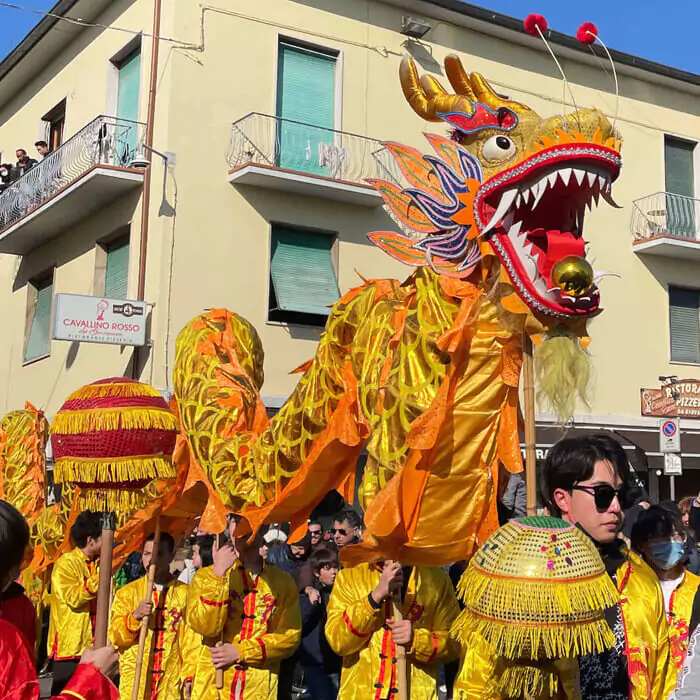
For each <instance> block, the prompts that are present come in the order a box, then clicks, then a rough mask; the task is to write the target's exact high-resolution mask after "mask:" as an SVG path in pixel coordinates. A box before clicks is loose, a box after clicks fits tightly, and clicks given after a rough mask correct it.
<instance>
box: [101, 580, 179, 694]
mask: <svg viewBox="0 0 700 700" xmlns="http://www.w3.org/2000/svg"><path fill="white" fill-rule="evenodd" d="M147 587H148V581H147V577H146V576H143V577H142V578H140V579H138V580H136V581H132V582H131V583H129V584H127V585H126V586H124V587H123V588H120V589H119V590H118V591H117V593H116V595H115V596H114V602H113V604H112V613H111V617H110V623H109V641H110V643H111V644H113V645H114V647H115V648H116V649H117V651H118V652H119V675H120V682H119V694H120V697H121V698H122V700H130V698H131V692H132V688H133V685H134V669H135V666H136V656H137V653H138V643H139V632H140V630H141V623H140V622H139V621H138V620H136V619H135V618H134V615H133V613H134V611H135V610H136V608H137V607H138V606H139V603H140V602H141V601H142V600H147V599H148V596H147ZM152 602H153V613H152V614H151V615H150V616H149V619H148V635H147V636H146V647H145V649H146V650H145V653H144V660H143V667H142V672H141V681H140V685H139V695H138V697H139V698H141V699H142V700H155V698H158V699H159V700H178V698H179V692H178V690H179V685H178V682H177V681H178V680H179V678H180V666H181V663H180V651H179V637H180V634H181V631H182V630H183V629H184V627H185V623H184V620H183V618H184V614H185V605H186V603H187V586H186V585H185V584H184V583H180V582H179V581H172V582H171V583H169V584H168V585H167V586H165V587H164V588H161V589H160V590H158V589H157V588H154V590H153V596H152ZM166 689H167V690H166Z"/></svg>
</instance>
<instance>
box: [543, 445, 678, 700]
mask: <svg viewBox="0 0 700 700" xmlns="http://www.w3.org/2000/svg"><path fill="white" fill-rule="evenodd" d="M541 487H542V496H543V499H544V502H545V504H546V505H547V507H548V509H549V512H550V513H551V515H555V516H557V517H560V518H562V519H564V520H566V521H567V522H570V523H573V524H575V525H578V527H580V528H581V530H583V531H584V532H585V533H586V534H587V535H588V536H589V537H590V538H591V539H592V540H593V541H594V542H595V544H596V546H597V547H598V551H599V552H600V555H601V557H602V559H603V562H604V563H605V567H606V569H607V571H608V574H609V575H610V576H611V578H612V579H613V581H614V582H615V585H616V586H617V589H618V591H619V592H620V603H619V604H618V605H617V606H615V607H614V608H611V609H610V610H608V613H607V618H608V623H609V625H610V627H611V629H612V631H613V633H614V634H615V637H616V645H615V647H614V648H613V649H611V650H609V651H607V652H604V653H602V654H588V655H585V656H581V657H580V658H579V669H580V677H581V698H582V700H586V699H587V698H595V699H596V700H665V699H666V698H667V697H668V696H669V694H670V692H671V690H672V689H673V685H674V680H675V679H674V674H673V673H669V643H668V626H667V624H666V614H665V611H664V604H663V597H662V594H661V588H660V587H659V583H658V580H657V578H656V576H655V575H654V573H653V572H652V571H651V570H650V569H649V567H648V566H647V565H646V564H645V563H644V561H643V560H642V559H641V557H639V556H638V555H637V554H636V553H634V552H631V551H628V549H627V548H626V547H625V545H624V543H623V542H622V540H621V539H619V538H618V533H619V532H620V529H621V527H622V521H623V517H624V512H623V505H624V504H625V503H626V501H627V499H628V498H629V496H630V494H631V491H632V477H631V469H630V465H629V462H628V461H627V457H626V455H625V451H624V449H623V448H622V447H621V446H620V444H619V443H618V442H617V441H616V440H614V439H613V438H612V437H609V436H607V435H593V436H586V437H581V438H568V439H565V440H562V441H561V442H559V443H557V444H556V445H555V446H554V447H553V448H552V449H551V450H550V451H549V454H548V455H547V459H546V460H545V465H544V470H543V473H542V483H541Z"/></svg>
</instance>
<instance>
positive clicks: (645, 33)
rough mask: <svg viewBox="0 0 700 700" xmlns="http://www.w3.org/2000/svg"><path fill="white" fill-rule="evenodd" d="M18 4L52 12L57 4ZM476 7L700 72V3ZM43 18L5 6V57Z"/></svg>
mask: <svg viewBox="0 0 700 700" xmlns="http://www.w3.org/2000/svg"><path fill="white" fill-rule="evenodd" d="M337 1H338V2H342V0H337ZM15 2H17V4H20V5H24V6H26V7H31V8H33V9H37V10H48V9H49V8H50V7H51V6H52V5H53V4H54V2H55V0H15ZM474 4H478V5H481V6H483V7H488V8H489V9H492V10H496V11H497V12H502V13H504V14H507V15H511V16H513V17H519V18H521V19H522V18H524V17H525V16H526V15H527V14H528V13H529V12H533V11H534V12H538V13H539V14H542V15H544V16H545V17H546V18H547V21H548V22H549V26H550V27H551V28H552V29H556V30H558V31H561V32H565V33H567V34H574V33H575V32H576V28H577V27H578V26H579V24H580V23H581V22H583V21H585V20H589V21H591V22H594V23H595V24H596V25H597V26H598V30H599V31H600V35H601V37H602V39H603V41H605V42H606V43H607V44H608V46H610V47H611V48H615V49H619V50H620V51H626V52H628V53H631V54H635V55H637V56H641V57H643V58H647V59H649V60H652V61H658V62H659V63H665V64H667V65H670V66H673V67H675V68H682V69H684V70H687V71H690V72H692V73H700V51H698V41H699V36H698V33H699V29H698V28H699V27H700V2H698V0H666V1H665V2H663V1H660V0H586V2H576V3H572V2H567V1H566V0H564V1H562V0H536V1H533V2H532V3H531V2H530V1H529V0H528V1H526V2H524V1H523V0H479V2H477V3H474ZM39 19H40V17H39V16H38V15H35V14H31V13H28V12H22V11H20V10H13V9H10V8H6V7H0V27H1V28H2V31H0V57H4V56H5V55H6V54H7V53H9V52H10V51H11V50H12V49H13V48H14V46H16V45H17V44H18V43H19V42H20V41H21V40H22V38H23V37H24V36H25V35H26V34H27V32H28V31H29V30H30V29H31V28H32V26H34V24H36V22H37V21H38V20H39Z"/></svg>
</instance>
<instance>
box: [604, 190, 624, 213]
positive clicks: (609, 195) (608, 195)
mask: <svg viewBox="0 0 700 700" xmlns="http://www.w3.org/2000/svg"><path fill="white" fill-rule="evenodd" d="M600 194H601V196H602V197H603V199H604V200H605V201H606V202H607V203H608V204H609V205H610V206H611V207H612V208H613V209H622V207H621V206H620V205H619V204H618V203H617V202H616V201H615V200H614V199H613V197H612V193H611V191H610V190H609V189H607V190H603V191H602V192H601V193H600Z"/></svg>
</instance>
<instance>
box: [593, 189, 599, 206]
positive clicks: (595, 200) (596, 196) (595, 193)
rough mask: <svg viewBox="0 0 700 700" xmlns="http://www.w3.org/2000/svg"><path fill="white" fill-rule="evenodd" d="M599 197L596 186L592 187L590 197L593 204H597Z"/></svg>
mask: <svg viewBox="0 0 700 700" xmlns="http://www.w3.org/2000/svg"><path fill="white" fill-rule="evenodd" d="M599 197H600V190H599V189H598V188H597V187H596V188H594V189H593V197H592V198H591V199H592V200H593V201H594V202H595V205H596V206H598V198H599Z"/></svg>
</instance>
